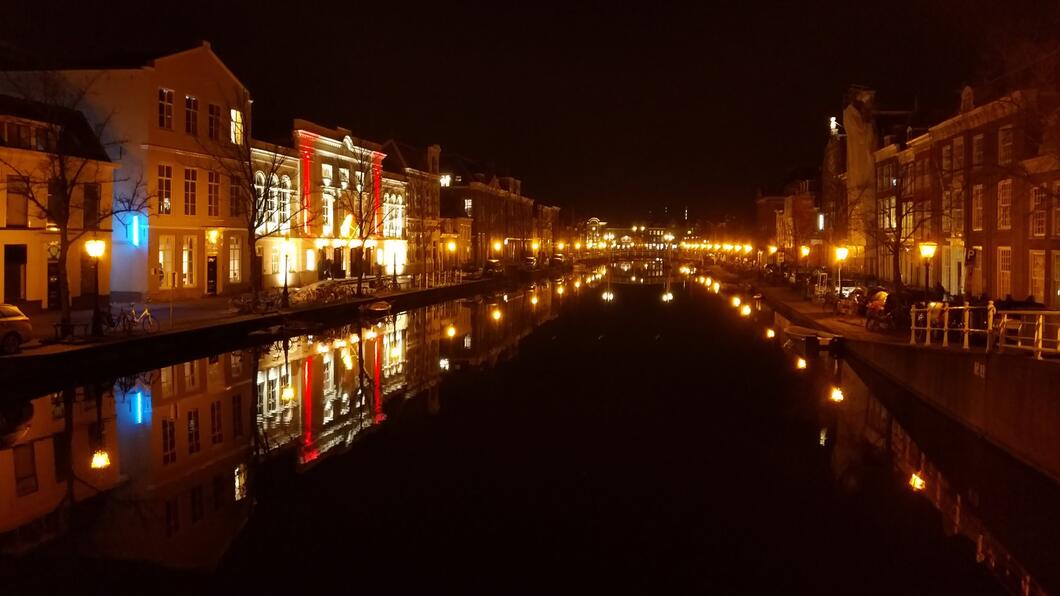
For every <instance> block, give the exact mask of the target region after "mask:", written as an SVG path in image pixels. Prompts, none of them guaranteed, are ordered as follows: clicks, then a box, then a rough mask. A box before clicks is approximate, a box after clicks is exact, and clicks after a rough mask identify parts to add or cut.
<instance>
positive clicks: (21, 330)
mask: <svg viewBox="0 0 1060 596" xmlns="http://www.w3.org/2000/svg"><path fill="white" fill-rule="evenodd" d="M31 339H33V325H31V324H30V322H29V317H27V316H26V315H24V314H22V311H21V310H19V309H18V307H17V306H15V305H13V304H0V353H3V354H14V353H15V352H17V351H18V348H19V346H21V345H22V344H24V343H26V342H28V341H29V340H31Z"/></svg>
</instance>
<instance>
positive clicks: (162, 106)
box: [158, 89, 173, 130]
mask: <svg viewBox="0 0 1060 596" xmlns="http://www.w3.org/2000/svg"><path fill="white" fill-rule="evenodd" d="M158 127H159V128H165V129H167V130H173V90H172V89H159V90H158Z"/></svg>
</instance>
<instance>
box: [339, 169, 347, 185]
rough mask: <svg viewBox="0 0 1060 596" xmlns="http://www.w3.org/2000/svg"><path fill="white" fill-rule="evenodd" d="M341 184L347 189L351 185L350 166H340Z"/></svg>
mask: <svg viewBox="0 0 1060 596" xmlns="http://www.w3.org/2000/svg"><path fill="white" fill-rule="evenodd" d="M339 186H341V187H342V189H343V190H346V189H347V188H349V187H350V169H349V168H339Z"/></svg>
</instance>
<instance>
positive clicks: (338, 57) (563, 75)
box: [0, 0, 1060, 218]
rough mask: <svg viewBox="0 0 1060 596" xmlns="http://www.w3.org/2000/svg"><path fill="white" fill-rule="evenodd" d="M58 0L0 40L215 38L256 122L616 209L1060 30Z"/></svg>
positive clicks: (862, 17) (740, 173)
mask: <svg viewBox="0 0 1060 596" xmlns="http://www.w3.org/2000/svg"><path fill="white" fill-rule="evenodd" d="M57 4H61V3H54V2H40V1H37V2H26V1H25V0H15V2H14V6H13V7H11V9H5V13H7V14H8V15H12V14H15V15H21V16H22V17H23V18H22V19H21V25H20V26H10V25H8V26H4V27H3V28H2V30H0V40H2V41H4V42H6V43H7V44H11V46H13V47H14V48H17V49H19V50H26V51H30V52H34V53H42V54H48V53H59V54H60V55H63V56H68V55H92V54H100V53H105V52H108V51H110V50H112V49H114V48H124V49H130V50H136V51H141V50H151V49H153V48H160V49H163V50H168V49H171V48H180V47H182V46H190V45H194V43H195V41H196V40H198V39H208V40H210V41H211V43H212V44H213V47H214V49H215V50H216V51H217V52H218V54H219V55H220V56H221V58H222V59H223V60H225V61H226V63H228V65H229V66H230V67H231V68H232V69H233V70H234V71H235V72H236V74H237V75H238V76H239V77H240V78H241V79H242V80H243V81H244V83H246V84H247V85H248V86H249V87H250V89H251V92H252V93H253V95H254V98H255V108H254V109H255V118H256V119H258V118H267V119H268V120H270V121H273V122H288V121H289V120H290V118H292V117H294V116H301V117H305V118H309V119H311V120H315V121H318V122H320V123H322V124H328V125H342V126H346V127H347V128H350V129H352V130H353V131H354V132H355V133H356V134H360V135H362V136H364V137H367V138H372V139H376V140H380V141H382V140H385V139H386V138H388V137H391V136H394V137H398V138H401V139H404V140H406V141H410V142H414V143H421V144H424V143H428V142H437V143H439V144H441V145H442V148H443V151H448V152H457V153H460V154H463V155H466V156H468V157H472V158H475V159H478V160H480V161H484V162H490V163H493V164H495V165H496V166H497V167H501V168H507V169H508V170H510V172H511V173H512V174H513V175H515V176H517V177H519V178H522V179H523V181H524V183H523V184H524V190H525V191H526V192H527V193H528V194H530V195H531V196H533V197H535V198H537V199H539V200H541V201H544V202H549V203H554V204H559V205H561V206H565V207H574V208H576V209H577V211H578V213H579V215H590V214H599V215H603V216H605V217H621V218H624V217H626V216H629V215H635V214H638V215H639V214H643V213H646V212H647V210H648V209H649V208H651V206H653V205H654V206H657V207H656V209H659V208H660V207H661V205H664V204H669V205H671V206H673V207H679V206H681V205H685V204H687V205H689V206H690V208H691V209H692V212H693V215H703V216H715V215H717V214H719V213H724V212H732V211H738V210H741V209H743V208H744V207H743V206H746V205H747V204H748V203H749V202H750V200H751V199H752V198H753V196H754V192H755V189H756V188H757V187H759V186H762V185H766V184H775V183H776V182H779V181H782V180H783V179H784V177H785V176H786V175H787V174H788V173H789V172H791V171H792V170H793V169H795V168H797V167H800V166H816V165H818V163H819V161H820V156H821V152H822V149H823V143H824V141H825V135H826V123H827V118H828V116H831V115H839V112H840V109H841V102H842V96H843V92H844V90H845V88H846V87H847V85H848V84H850V83H860V84H864V85H869V86H872V87H875V88H876V89H878V90H879V92H880V93H879V97H880V100H881V103H882V104H883V106H884V107H892V108H909V107H911V106H912V104H913V101H914V98H916V100H917V101H918V102H919V103H920V105H921V106H937V107H939V108H943V109H946V110H952V109H953V108H954V107H955V106H956V103H957V97H958V92H959V89H960V87H961V85H962V83H964V82H969V81H973V82H974V81H978V80H981V79H982V78H983V77H985V76H987V75H986V73H988V72H989V71H991V68H990V65H991V64H992V62H991V61H992V60H995V59H994V58H992V57H991V54H990V51H991V49H992V48H994V47H997V46H998V45H999V44H1000V42H999V40H1000V39H1003V38H1004V37H1005V36H1006V35H1009V33H1007V32H1018V33H1019V34H1021V35H1022V34H1026V35H1036V32H1039V31H1049V30H1050V29H1052V30H1053V31H1056V30H1060V27H1056V26H1055V25H1056V20H1055V19H1053V18H1052V17H1054V16H1055V15H1056V14H1057V13H1056V3H1055V2H1032V1H1029V0H1014V1H1006V2H988V1H986V0H964V1H960V0H935V1H930V0H926V1H924V2H909V3H903V2H891V3H886V2H879V3H867V2H859V1H853V0H848V1H846V2H834V1H823V2H811V1H809V0H807V1H802V2H775V3H767V2H748V1H747V0H742V1H736V2H714V3H709V2H708V3H702V4H701V5H700V6H698V7H696V8H676V7H667V6H666V5H665V4H663V3H648V4H640V5H639V6H641V7H643V10H639V11H632V10H628V9H622V8H618V3H614V2H599V3H595V4H588V3H587V4H581V5H579V6H577V7H571V6H566V7H552V8H549V7H548V6H547V5H546V4H544V3H534V4H533V8H532V9H530V8H529V7H527V8H519V7H516V6H511V5H506V4H505V3H501V2H494V3H492V4H480V5H469V4H444V3H434V4H432V5H430V7H428V8H424V7H420V6H416V5H414V4H409V3H400V2H396V3H384V2H363V1H355V2H343V3H340V4H335V5H330V4H322V3H316V2H285V3H282V4H278V3H271V2H268V3H267V2H255V3H249V4H247V5H246V6H249V7H250V8H240V7H234V5H229V6H227V7H225V8H219V7H217V6H214V3H197V2H190V1H185V2H179V3H164V4H159V3H152V2H138V3H135V4H132V5H131V6H132V8H126V7H123V6H122V3H106V4H100V5H99V6H97V7H92V8H76V9H74V8H71V9H70V10H63V9H61V8H60V7H59V6H57ZM217 4H221V3H217ZM512 4H514V3H512ZM366 5H375V6H372V7H366ZM104 6H105V7H106V8H103V7H104ZM161 6H165V8H166V10H164V11H163V10H160V7H161ZM57 14H61V15H62V16H61V17H56V16H54V15H57ZM1046 17H1049V18H1046ZM16 20H19V19H16ZM237 23H239V24H238V25H237ZM988 26H989V27H988Z"/></svg>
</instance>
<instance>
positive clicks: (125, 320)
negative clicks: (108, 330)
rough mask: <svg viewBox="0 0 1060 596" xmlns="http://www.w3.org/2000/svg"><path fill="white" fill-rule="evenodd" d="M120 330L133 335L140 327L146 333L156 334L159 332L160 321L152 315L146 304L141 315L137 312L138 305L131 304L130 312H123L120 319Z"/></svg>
mask: <svg viewBox="0 0 1060 596" xmlns="http://www.w3.org/2000/svg"><path fill="white" fill-rule="evenodd" d="M117 326H118V328H120V329H121V330H123V331H125V333H132V331H133V329H134V328H135V327H140V328H141V329H143V330H144V331H145V332H146V333H154V332H155V331H158V321H156V320H155V318H154V317H153V316H152V315H151V311H150V309H148V308H147V305H146V304H144V310H143V311H142V312H140V313H137V312H136V303H134V302H130V303H129V310H128V311H122V313H121V315H119V317H118V325H117Z"/></svg>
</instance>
